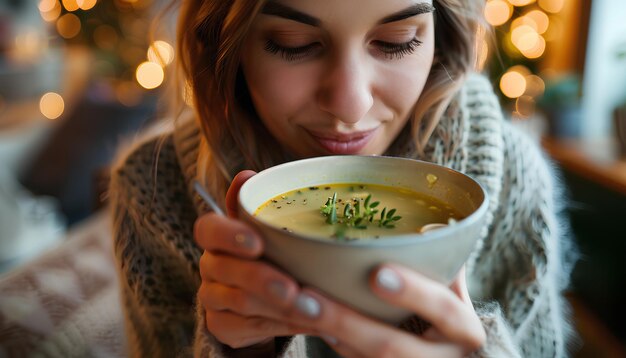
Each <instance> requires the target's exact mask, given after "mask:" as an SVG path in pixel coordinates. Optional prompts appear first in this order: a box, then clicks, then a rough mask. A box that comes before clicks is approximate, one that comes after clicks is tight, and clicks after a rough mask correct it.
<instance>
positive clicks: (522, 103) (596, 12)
mask: <svg viewBox="0 0 626 358" xmlns="http://www.w3.org/2000/svg"><path fill="white" fill-rule="evenodd" d="M164 4H165V1H162V0H62V1H61V0H0V291H1V292H2V294H1V295H0V296H2V297H3V298H0V357H3V356H5V355H6V356H16V354H17V353H16V352H20V356H22V355H21V354H22V353H32V352H33V351H36V350H37V349H39V348H38V347H39V346H38V343H37V342H38V340H39V341H40V340H41V337H42V335H44V336H45V335H46V334H48V333H50V332H51V331H52V328H53V327H55V326H58V325H60V324H61V323H64V324H68V323H67V322H68V320H69V321H71V322H72V324H74V325H77V326H76V327H78V328H81V327H82V326H80V324H79V323H76V322H77V321H76V320H75V319H74V320H73V321H72V319H73V318H71V316H72V315H75V312H76V310H77V309H78V308H79V307H81V306H84V305H92V307H95V306H97V305H100V306H102V307H108V306H107V304H109V303H106V302H101V301H94V300H95V298H93V297H95V296H96V294H98V295H100V296H102V294H103V292H108V293H109V294H110V295H112V297H113V298H115V297H116V296H115V295H116V294H117V293H116V291H115V286H116V283H115V282H114V281H115V272H114V269H113V266H112V262H111V260H112V259H111V247H110V246H111V243H110V232H109V229H108V225H107V220H108V219H107V217H106V214H105V213H103V210H102V208H103V206H104V205H105V203H106V185H107V180H108V168H109V165H110V163H111V160H112V158H113V157H114V155H115V153H116V148H117V147H118V146H119V145H120V144H121V143H123V142H126V141H128V140H129V139H132V138H133V137H134V136H136V135H137V133H138V132H140V131H141V130H143V129H146V128H147V127H149V126H151V125H153V124H155V123H156V122H157V118H159V117H160V116H161V115H162V112H163V109H162V108H160V107H159V105H158V103H159V102H158V98H159V95H160V94H161V93H162V91H163V87H164V84H165V83H167V80H168V75H167V73H168V71H167V70H168V66H169V64H170V63H171V62H172V60H173V59H174V51H173V48H172V43H171V40H168V38H169V37H167V36H166V35H165V33H166V32H168V30H169V32H168V33H171V26H170V25H171V24H168V23H164V22H165V21H167V20H165V19H162V20H161V23H160V28H162V29H165V30H166V31H165V32H164V33H163V34H161V33H160V32H159V31H156V32H154V35H153V36H150V35H149V34H150V33H152V31H151V24H152V20H153V19H154V18H155V17H156V16H157V15H158V14H159V12H160V11H161V10H162V9H163V5H164ZM485 16H486V18H487V21H488V22H489V23H490V24H491V25H493V27H494V31H493V34H492V36H487V37H486V38H485V40H484V41H483V43H481V44H479V45H480V47H481V48H482V49H483V50H482V52H481V54H480V58H479V62H480V65H481V68H483V69H484V71H485V72H486V73H488V75H489V76H490V78H491V80H492V82H493V85H494V88H495V89H496V91H497V93H498V95H499V96H500V99H501V103H502V106H503V110H504V112H505V114H506V116H507V117H508V118H509V119H510V120H511V121H512V122H513V123H515V124H516V125H518V126H519V127H520V128H522V129H524V130H526V131H527V132H528V133H529V134H531V135H532V136H533V138H535V139H536V140H537V141H538V143H539V144H540V145H541V146H542V147H543V148H544V150H545V152H546V155H547V156H548V157H550V158H551V160H552V161H553V162H554V164H555V166H556V167H557V168H558V170H559V171H560V173H561V176H562V181H563V184H564V186H565V187H566V189H567V192H568V195H569V199H568V200H567V202H566V203H565V204H566V210H565V214H566V215H567V216H568V217H569V219H570V221H571V223H572V226H573V234H574V237H575V240H576V242H577V243H578V245H579V247H580V251H581V254H582V258H581V260H580V261H579V262H578V264H577V265H576V267H575V270H574V276H573V283H572V287H571V289H570V290H569V291H568V299H569V300H570V302H571V304H572V307H573V310H574V318H575V322H576V325H577V328H578V331H579V333H580V335H581V337H582V342H581V344H580V345H579V347H577V349H576V350H577V353H576V356H578V357H626V350H625V348H624V346H625V343H626V308H624V305H623V302H626V290H624V289H623V288H624V287H626V276H625V275H624V273H625V272H626V235H625V234H624V229H623V228H622V226H621V225H619V224H620V223H621V220H624V219H625V218H626V36H624V34H625V33H626V21H624V18H625V16H626V2H625V1H623V0H488V1H487V5H486V10H485ZM81 250H91V251H88V252H89V253H90V255H91V256H89V255H86V254H84V253H85V251H81ZM77 253H80V255H78V256H80V257H82V259H77V258H76V257H77ZM85 257H89V260H86V259H84V258H85ZM77 260H78V261H77ZM50 270H52V271H50ZM85 270H86V271H88V272H93V273H94V276H90V279H85V277H84V276H85V274H84V272H85ZM41 271H46V272H54V273H55V274H54V275H48V276H45V277H43V276H41V274H39V273H37V272H41ZM94 277H100V278H101V280H102V281H101V282H100V281H97V280H96V281H95V282H100V283H97V284H96V283H94ZM90 284H92V285H93V287H91V286H89V285H90ZM87 287H91V289H87ZM25 292H26V293H25ZM32 292H35V293H32ZM77 292H78V293H77ZM88 292H90V293H88ZM70 293H71V294H70ZM24 297H28V299H26V300H25V298H24ZM60 297H61V298H60ZM77 297H78V298H77ZM61 301H63V302H65V304H63V305H62V307H63V309H62V310H61V312H65V313H64V314H58V310H59V308H58V307H56V306H55V309H56V310H57V311H56V312H57V314H56V315H54V314H49V313H47V310H49V309H48V307H49V306H50V305H51V303H50V302H61ZM112 301H115V300H114V299H113V300H112ZM25 302H26V303H25ZM67 302H73V303H72V304H69V303H67ZM55 304H56V303H55ZM16 312H17V313H16ZM44 316H45V317H47V318H46V319H47V320H48V321H49V322H50V324H49V325H48V326H49V329H48V330H44V331H41V330H42V328H41V327H40V326H38V327H35V328H36V329H34V328H33V327H32V325H29V324H28V322H29V320H32V319H33V317H37V319H39V320H41V317H44ZM113 316H114V315H113ZM68 317H70V318H68ZM119 324H120V323H119V322H118V321H117V320H116V319H114V318H111V322H109V326H106V325H104V326H106V327H104V328H102V329H103V330H105V331H106V329H113V328H115V327H117V328H120V327H121V326H119ZM16 327H17V328H16ZM16 330H17V331H19V335H20V337H21V338H19V339H17V338H16V337H17V334H16V333H15V332H16ZM33 332H34V333H33ZM94 334H95V333H94ZM94 337H95V336H94ZM94 337H91V338H89V339H86V341H85V343H84V345H85V348H84V349H85V352H86V353H85V355H96V356H97V355H98V354H95V353H93V352H94V351H95V348H94V347H96V346H98V345H102V346H100V347H99V348H98V352H100V353H101V354H103V355H102V356H114V355H116V354H117V353H119V352H121V350H120V349H121V348H119V347H116V348H111V347H106V344H102V342H101V341H100V340H99V338H97V337H95V338H94ZM51 340H52V342H54V339H52V338H51ZM109 343H110V342H109ZM115 344H117V345H118V346H120V345H123V342H122V341H116V343H115ZM102 352H104V353H102ZM100 353H99V354H100ZM3 354H5V355H3ZM27 355H28V354H27Z"/></svg>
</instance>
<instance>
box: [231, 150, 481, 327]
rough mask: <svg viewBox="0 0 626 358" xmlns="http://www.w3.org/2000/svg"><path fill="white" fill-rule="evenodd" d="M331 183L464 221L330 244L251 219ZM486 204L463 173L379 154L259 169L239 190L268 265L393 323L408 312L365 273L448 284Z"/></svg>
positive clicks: (463, 258) (469, 246) (243, 212)
mask: <svg viewBox="0 0 626 358" xmlns="http://www.w3.org/2000/svg"><path fill="white" fill-rule="evenodd" d="M428 174H433V175H435V176H436V177H437V181H436V182H435V183H434V185H431V184H430V183H429V182H428V180H427V178H426V176H427V175H428ZM330 183H364V184H382V185H388V186H396V187H402V188H406V189H411V190H413V191H417V192H420V193H425V194H428V195H430V196H432V197H435V198H437V199H439V200H441V201H443V202H444V203H447V204H449V205H451V206H452V207H453V208H455V209H456V210H457V211H458V212H459V213H460V214H461V215H462V216H465V218H464V219H462V220H460V221H458V222H457V223H456V224H454V225H451V226H447V227H444V228H441V229H437V230H433V231H429V232H426V233H423V234H408V235H396V236H388V237H385V238H381V239H377V240H353V241H335V240H330V239H326V240H324V239H319V238H313V237H306V236H303V235H298V234H295V233H291V232H287V231H285V230H282V229H281V228H280V227H277V226H272V225H270V224H267V223H265V222H263V221H261V220H259V219H258V218H257V217H255V216H253V215H252V213H254V211H255V210H256V209H257V208H258V207H259V206H260V205H262V204H263V203H265V202H266V201H267V200H269V199H270V198H273V197H275V196H277V195H280V194H282V193H285V192H288V191H290V190H295V189H299V188H304V187H310V186H319V185H324V184H330ZM487 205H488V199H487V193H486V192H485V191H484V189H483V188H482V187H481V186H480V184H478V183H477V182H476V181H475V180H473V179H472V178H470V177H469V176H467V175H465V174H462V173H460V172H457V171H454V170H451V169H448V168H445V167H442V166H439V165H436V164H432V163H428V162H422V161H417V160H411V159H404V158H392V157H380V156H326V157H317V158H312V159H304V160H299V161H294V162H289V163H285V164H282V165H278V166H275V167H272V168H269V169H266V170H264V171H261V172H259V173H258V174H257V175H255V176H253V177H252V178H250V179H249V180H248V181H247V182H246V183H245V184H244V185H243V186H242V187H241V190H240V192H239V215H240V217H241V218H242V219H243V220H245V221H247V222H249V223H251V224H252V225H253V226H254V227H256V228H257V229H258V230H259V231H260V232H261V233H262V234H263V235H264V238H265V244H266V245H265V256H266V258H267V259H268V260H269V261H271V262H273V263H274V264H276V265H277V266H279V267H281V268H282V269H284V270H285V271H286V272H288V273H290V274H291V275H293V277H295V278H296V279H297V280H299V281H300V282H301V283H303V284H307V285H311V286H314V287H317V288H318V289H320V290H321V291H323V292H325V293H326V294H328V295H329V296H332V297H334V298H335V299H337V300H338V301H341V302H344V303H346V304H348V305H350V306H352V307H354V308H356V309H357V310H360V311H361V312H364V313H366V314H368V315H370V316H372V317H375V318H378V319H381V320H384V321H387V322H390V323H399V322H401V321H402V320H403V319H405V318H407V317H408V316H410V315H411V314H412V313H411V312H407V311H406V310H404V309H401V308H398V307H395V306H392V305H389V304H387V303H385V302H384V301H382V300H381V299H379V298H378V297H377V296H376V295H375V294H374V293H373V292H371V290H370V289H369V286H368V282H367V278H368V274H369V272H370V271H371V270H372V268H374V267H376V266H377V265H379V264H381V263H384V262H393V263H398V264H401V265H404V266H408V267H410V268H412V269H414V270H416V271H418V272H420V273H422V274H424V275H426V276H428V277H431V278H433V279H435V280H437V281H439V282H442V283H444V284H448V283H450V282H452V280H453V279H454V277H455V276H456V273H457V272H458V270H459V269H460V268H461V266H462V265H463V263H464V262H465V261H466V260H467V258H468V256H469V255H470V253H471V252H472V250H473V249H474V246H475V244H476V241H477V239H478V238H479V236H480V233H481V230H482V229H483V227H484V225H485V214H486V212H487Z"/></svg>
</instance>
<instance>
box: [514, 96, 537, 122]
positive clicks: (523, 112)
mask: <svg viewBox="0 0 626 358" xmlns="http://www.w3.org/2000/svg"><path fill="white" fill-rule="evenodd" d="M535 107H536V102H535V99H534V98H532V97H531V96H527V95H523V96H520V97H518V98H517V100H515V112H517V114H518V115H520V116H522V117H530V116H532V115H533V114H534V113H535Z"/></svg>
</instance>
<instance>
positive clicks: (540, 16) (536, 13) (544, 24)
mask: <svg viewBox="0 0 626 358" xmlns="http://www.w3.org/2000/svg"><path fill="white" fill-rule="evenodd" d="M524 18H526V19H529V20H532V22H534V24H535V30H537V33H539V34H543V33H545V32H546V31H547V30H548V26H550V19H549V18H548V15H547V14H546V13H545V12H543V11H541V10H533V11H530V12H528V13H527V14H526V15H524Z"/></svg>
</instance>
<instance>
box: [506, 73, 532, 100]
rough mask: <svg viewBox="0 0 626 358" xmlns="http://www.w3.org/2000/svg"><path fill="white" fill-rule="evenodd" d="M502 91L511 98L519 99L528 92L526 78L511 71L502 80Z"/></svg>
mask: <svg viewBox="0 0 626 358" xmlns="http://www.w3.org/2000/svg"><path fill="white" fill-rule="evenodd" d="M500 90H501V91H502V94H504V95H505V96H507V97H509V98H518V97H520V96H521V95H523V94H524V92H525V91H526V78H525V77H524V75H523V74H521V73H519V72H518V71H516V70H511V69H509V71H507V72H506V73H505V74H504V75H502V77H501V78H500Z"/></svg>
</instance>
